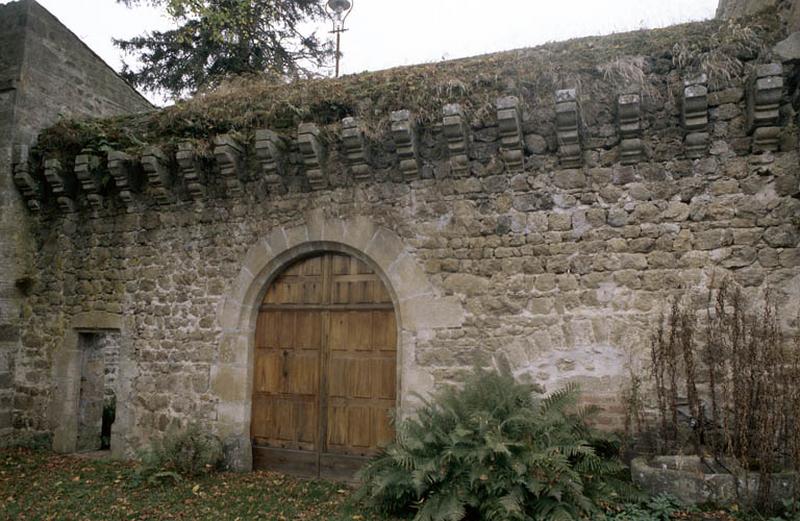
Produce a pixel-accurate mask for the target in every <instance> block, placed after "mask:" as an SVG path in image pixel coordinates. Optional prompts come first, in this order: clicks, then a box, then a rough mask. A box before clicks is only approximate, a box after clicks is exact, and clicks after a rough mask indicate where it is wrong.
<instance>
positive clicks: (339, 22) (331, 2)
mask: <svg viewBox="0 0 800 521" xmlns="http://www.w3.org/2000/svg"><path fill="white" fill-rule="evenodd" d="M352 10H353V2H351V1H350V0H328V11H330V12H331V13H332V18H333V30H332V31H331V33H333V34H335V35H336V77H337V78H338V77H339V60H340V59H341V57H342V53H341V48H342V33H343V32H345V31H346V30H347V29H345V28H344V21H345V20H347V17H348V16H350V12H351V11H352Z"/></svg>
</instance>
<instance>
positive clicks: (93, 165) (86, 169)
mask: <svg viewBox="0 0 800 521" xmlns="http://www.w3.org/2000/svg"><path fill="white" fill-rule="evenodd" d="M98 168H100V158H99V157H98V156H96V155H94V154H93V153H92V152H91V150H83V151H81V153H80V154H79V155H78V156H76V157H75V177H77V178H78V182H79V183H80V184H81V190H83V191H84V192H85V193H86V198H87V199H88V200H89V204H91V205H92V208H94V209H96V210H99V209H101V208H102V207H103V196H102V195H101V194H100V180H99V179H98V177H97V170H98Z"/></svg>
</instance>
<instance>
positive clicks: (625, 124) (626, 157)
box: [617, 94, 644, 165]
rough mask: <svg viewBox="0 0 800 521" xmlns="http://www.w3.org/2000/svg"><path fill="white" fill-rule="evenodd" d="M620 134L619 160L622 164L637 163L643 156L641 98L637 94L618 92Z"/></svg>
mask: <svg viewBox="0 0 800 521" xmlns="http://www.w3.org/2000/svg"><path fill="white" fill-rule="evenodd" d="M617 110H618V114H617V117H618V124H619V134H620V144H619V148H620V160H621V162H622V164H624V165H630V164H634V163H638V162H639V161H641V160H642V158H643V157H644V143H643V142H642V123H641V120H640V117H641V99H640V97H639V95H638V94H620V96H619V98H617Z"/></svg>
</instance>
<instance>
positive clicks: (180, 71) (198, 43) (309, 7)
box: [114, 0, 333, 98]
mask: <svg viewBox="0 0 800 521" xmlns="http://www.w3.org/2000/svg"><path fill="white" fill-rule="evenodd" d="M117 1H118V2H121V3H124V4H126V5H128V6H129V7H130V6H133V5H136V4H140V3H150V4H153V5H158V6H162V7H164V8H165V10H166V13H167V15H168V16H169V17H170V18H171V19H172V20H173V21H174V22H175V23H176V25H177V27H176V28H175V29H172V30H168V31H164V32H159V31H154V32H149V33H145V34H143V35H140V36H137V37H135V38H132V39H130V40H114V43H115V45H117V47H119V48H120V49H121V50H122V51H123V52H125V53H126V54H128V55H130V56H133V57H135V58H136V60H137V61H138V62H139V63H140V64H141V66H140V67H138V68H136V69H134V68H132V67H131V66H130V65H129V64H127V63H126V64H125V65H124V67H123V71H122V75H123V77H125V78H126V79H127V80H128V81H130V82H131V83H132V84H133V85H135V86H137V87H141V88H143V89H144V90H147V91H151V92H163V93H167V94H169V95H170V96H172V97H174V98H178V97H181V96H185V95H187V94H194V93H196V92H197V91H198V90H200V89H204V88H211V87H213V86H215V85H217V84H219V82H221V81H222V80H223V79H225V78H227V77H229V76H235V75H241V74H257V73H270V74H272V75H275V76H277V77H280V78H296V77H301V76H307V75H310V74H313V71H314V70H315V69H319V67H321V66H322V65H323V64H325V63H326V61H327V60H328V59H329V58H330V57H331V56H333V49H332V47H331V44H330V42H329V41H327V40H324V39H321V38H320V37H318V36H317V34H316V33H314V32H311V33H305V32H303V29H302V26H304V25H307V22H311V21H315V20H322V19H324V18H325V17H326V13H325V8H324V1H323V0H117Z"/></svg>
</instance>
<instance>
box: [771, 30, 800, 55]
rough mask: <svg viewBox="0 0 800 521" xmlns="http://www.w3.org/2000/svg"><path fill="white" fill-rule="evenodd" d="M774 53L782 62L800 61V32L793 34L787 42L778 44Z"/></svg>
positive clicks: (783, 41) (782, 41)
mask: <svg viewBox="0 0 800 521" xmlns="http://www.w3.org/2000/svg"><path fill="white" fill-rule="evenodd" d="M773 52H775V55H776V56H777V57H778V58H780V60H781V61H782V62H792V61H797V60H800V31H796V32H793V33H792V34H790V35H789V36H788V37H787V38H786V39H785V40H781V41H780V42H778V43H777V44H776V45H775V47H774V48H773Z"/></svg>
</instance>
